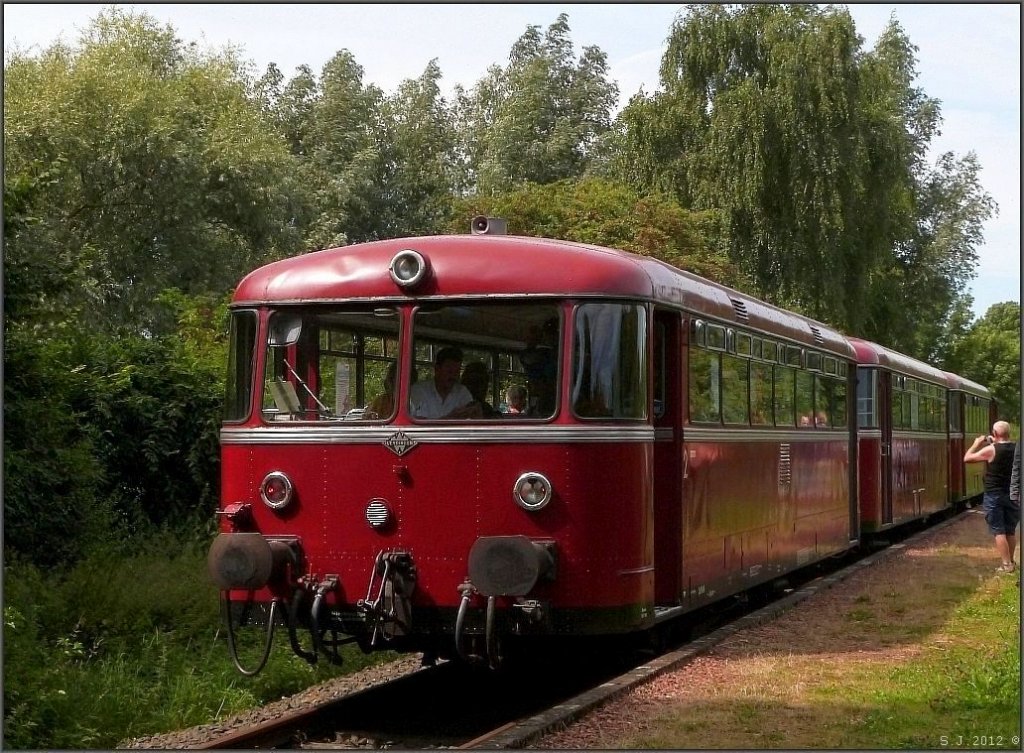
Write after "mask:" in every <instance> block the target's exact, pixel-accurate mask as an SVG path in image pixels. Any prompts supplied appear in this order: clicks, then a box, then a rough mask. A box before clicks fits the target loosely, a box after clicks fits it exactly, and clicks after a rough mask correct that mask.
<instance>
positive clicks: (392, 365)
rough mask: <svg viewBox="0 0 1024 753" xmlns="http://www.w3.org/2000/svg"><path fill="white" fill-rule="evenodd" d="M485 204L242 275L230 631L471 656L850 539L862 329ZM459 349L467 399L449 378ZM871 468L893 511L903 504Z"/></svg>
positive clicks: (231, 385)
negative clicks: (551, 232)
mask: <svg viewBox="0 0 1024 753" xmlns="http://www.w3.org/2000/svg"><path fill="white" fill-rule="evenodd" d="M496 224H497V223H494V222H489V221H488V220H487V219H482V218H478V220H475V221H474V227H475V228H476V230H475V231H474V233H473V234H470V235H465V236H455V235H452V236H436V237H422V238H405V239H397V240H387V241H379V242H374V243H366V244H359V245H353V246H348V247H344V248H335V249H328V250H324V251H318V252H315V253H310V254H306V255H302V256H298V257H295V258H291V259H286V260H283V261H279V262H276V263H273V264H269V265H267V266H265V267H263V268H261V269H258V270H256V271H254V272H253V273H251V274H250V275H249V276H247V277H246V278H245V279H244V280H242V282H241V283H240V284H239V286H238V288H237V289H236V291H235V294H234V297H233V300H232V304H231V312H232V314H231V342H230V355H229V369H228V371H229V378H228V395H227V402H226V418H225V422H224V425H223V428H222V431H221V448H222V461H223V462H222V483H221V487H222V504H221V507H220V509H219V510H218V516H219V518H220V533H219V535H218V536H217V538H216V540H215V541H214V543H213V546H212V547H211V550H210V556H209V567H210V572H211V575H212V577H213V579H214V581H215V582H216V583H217V585H218V586H219V588H220V589H221V592H222V596H223V603H224V606H225V613H226V615H227V617H228V627H229V629H228V636H229V641H230V642H231V646H232V650H233V651H234V643H233V640H234V639H233V635H234V627H235V626H236V625H239V624H241V623H243V622H249V623H255V624H262V625H264V626H266V629H267V650H268V651H269V647H270V645H271V642H272V637H273V626H274V625H281V626H283V628H284V629H286V630H287V631H288V633H289V638H290V641H291V645H292V648H293V649H294V650H295V651H296V652H297V653H298V654H299V655H301V656H304V657H305V658H307V659H309V660H310V661H313V660H315V659H316V657H317V656H325V657H326V658H328V659H332V660H337V659H338V656H339V655H338V646H340V645H341V644H342V643H345V642H348V641H352V642H355V643H357V644H358V645H359V646H360V647H361V648H363V649H364V650H367V651H370V650H375V649H395V650H415V651H423V652H424V653H425V655H426V656H427V657H461V658H462V659H465V660H470V661H481V662H486V663H489V664H492V665H495V664H497V663H499V662H500V661H501V660H502V657H503V656H504V655H505V654H506V653H507V652H511V651H513V650H514V649H515V648H517V647H525V646H529V645H536V644H537V643H538V642H552V641H571V640H573V639H576V638H580V637H583V636H615V635H628V634H633V633H638V632H641V631H646V630H648V629H651V628H655V627H657V626H660V625H662V624H664V623H667V622H668V621H670V620H672V619H673V618H676V617H678V616H680V615H683V614H685V613H687V612H689V611H690V610H693V609H696V608H698V607H701V606H703V605H707V604H709V603H711V602H716V601H719V600H721V599H725V598H728V597H730V596H732V595H735V594H738V593H740V592H743V591H746V590H748V589H750V588H752V587H757V586H760V585H763V584H768V583H770V582H773V581H776V580H778V579H780V578H782V577H783V576H784V575H785V574H787V573H789V572H791V571H793V570H795V569H797V568H801V567H804V566H806V565H809V564H811V563H814V562H817V561H820V560H823V559H824V558H827V557H830V556H832V555H835V554H838V553H841V552H843V551H846V550H847V549H849V548H851V547H853V546H855V545H856V544H857V542H858V540H859V536H860V532H861V523H862V521H861V519H860V518H861V516H862V515H863V512H862V510H861V508H860V507H859V506H858V502H857V500H858V480H859V479H858V457H857V449H858V448H857V433H856V432H857V415H858V407H857V405H858V403H857V381H856V379H857V363H858V360H863V359H864V357H865V354H867V353H868V352H869V350H868V349H867V348H868V346H867V345H865V344H861V345H859V346H857V347H855V345H854V344H852V343H851V341H849V340H848V339H847V338H845V337H844V336H843V335H841V334H840V333H839V332H837V331H835V330H833V329H831V328H829V327H828V326H826V325H824V324H821V323H818V322H814V321H812V320H809V319H807V318H805V317H802V316H799V315H796V314H793V313H790V312H787V311H784V310H782V309H779V308H776V307H773V306H770V305H768V304H766V303H763V302H761V301H759V300H757V299H754V298H752V297H750V296H747V295H744V294H742V293H739V292H737V291H735V290H732V289H729V288H727V287H724V286H721V285H717V284H715V283H712V282H709V281H708V280H705V279H703V278H700V277H698V276H696V275H693V274H690V273H687V272H684V271H680V270H678V269H675V268H673V267H671V266H669V265H667V264H664V263H662V262H659V261H657V260H655V259H652V258H648V257H643V256H637V255H633V254H629V253H625V252H622V251H616V250H613V249H607V248H601V247H597V246H591V245H585V244H578V243H569V242H564V241H556V240H545V239H536V238H525V237H513V236H507V235H504V234H496V233H494V232H493V228H494V226H495V225H496ZM873 352H874V353H875V354H876V358H877V359H878V360H879V363H878V364H872V367H875V366H885V367H886V368H887V369H889V370H891V371H892V373H893V374H896V373H897V372H898V373H899V374H900V375H907V376H910V375H911V374H916V373H917V372H914V371H913V370H910V371H909V372H908V371H907V369H902V367H901V365H902V364H903V362H902V361H899V359H897V358H896V356H897V355H898V354H892V353H890V352H882V351H880V350H878V349H875V350H874V351H873ZM886 359H888V360H886ZM460 361H461V369H462V371H461V374H458V372H455V373H456V374H458V375H459V376H460V377H461V379H462V381H464V382H465V383H466V385H467V387H468V386H469V384H470V382H471V380H470V377H471V375H472V380H473V384H474V387H473V393H472V395H470V396H469V397H471V400H470V399H468V398H467V399H465V400H463V399H462V398H459V389H458V388H455V387H453V386H452V385H451V383H450V381H446V380H450V378H451V376H452V371H451V369H452V368H457V367H453V366H452V363H453V362H454V363H459V362H460ZM882 361H885V363H884V364H883V363H882ZM886 364H887V365H886ZM893 364H896V365H897V366H898V367H899V368H895V369H893ZM886 373H889V372H888V371H887V372H886ZM919 377H927V378H921V381H922V382H923V383H927V384H929V385H931V384H932V383H933V380H931V378H930V377H931V372H928V373H927V374H921V375H919V376H918V377H915V378H919ZM896 378H897V377H896V376H893V377H890V380H889V382H887V383H889V384H892V380H893V379H896ZM445 388H447V389H449V390H452V391H449V392H446V391H445ZM431 390H433V392H432V393H431ZM442 393H445V394H442ZM513 393H517V394H518V396H525V403H524V405H523V406H522V407H519V405H520V403H519V399H518V397H517V398H516V399H515V400H513V399H511V395H513ZM428 394H432V395H433V397H432V398H431V400H427V399H425V397H424V396H425V395H428ZM915 394H921V393H919V392H918V393H915ZM449 396H451V397H449ZM463 397H464V396H463ZM455 398H459V399H458V400H456V402H457V403H458V405H457V406H455V408H454V410H452V407H453V406H450V405H447V402H448V400H449V399H455ZM431 401H436V404H435V402H431ZM887 404H888V398H887V399H886V401H885V402H883V403H879V405H882V406H884V405H887ZM438 406H440V407H441V408H443V412H442V411H441V409H440V408H439V407H438ZM893 431H894V436H895V437H896V439H894V440H893V441H903V440H902V438H901V435H900V432H901V431H902V429H896V428H894V429H893ZM914 431H916V430H914ZM915 442H916V439H915ZM913 446H917V445H916V444H914V445H913ZM861 447H862V452H863V451H864V444H863V442H862V445H861ZM907 447H908V449H907V451H906V452H907V453H908V454H909V453H910V452H911V450H910V449H909V448H910V447H911V445H910V444H908V445H907ZM867 451H869V452H870V451H872V450H871V449H870V448H868V450H867ZM875 451H877V448H876V450H875ZM901 452H902V451H901ZM929 453H930V450H929ZM940 455H941V457H938V458H937V459H936V461H935V462H937V463H940V464H941V468H942V469H943V470H942V473H943V474H945V473H946V468H947V463H948V460H947V454H945V453H940ZM930 457H931V455H930V454H929V458H930ZM901 462H902V461H901ZM907 462H908V463H909V460H908V461H907ZM929 462H931V461H929ZM861 467H862V468H863V464H862V466H861ZM900 467H902V466H900ZM910 467H911V466H910V465H908V466H907V468H908V469H909V468H910ZM908 472H909V471H908ZM915 483H916V482H915ZM943 483H945V482H943ZM929 484H930V482H928V483H927V484H924V485H925V486H926V487H928V488H929V493H928V494H925V495H917V496H914V497H913V499H912V500H911V501H909V502H907V503H906V504H909V505H913V506H914V507H913V510H914V511H915V513H916V512H917V511H924V510H931V509H933V508H934V507H935V505H934V504H933V500H932V497H931V491H930V486H929ZM919 487H920V484H918V486H917V487H914V488H919ZM894 488H895V492H894V499H895V502H894V503H893V514H892V516H891V517H892V521H891V522H892V523H896V522H898V521H899V520H902V519H904V518H905V517H906V515H907V514H909V513H905V512H904V501H903V494H904V492H903V486H901V485H899V484H897V485H896V487H894ZM908 489H909V487H908ZM868 513H869V515H876V512H875V510H874V508H871V509H869V510H868ZM881 514H883V513H881V512H880V513H879V515H881ZM872 520H874V518H872ZM878 521H879V524H882V523H883V522H885V520H884V519H883V518H882V517H879V518H878ZM886 524H887V523H886ZM236 663H237V664H238V665H239V669H240V670H242V671H243V672H248V673H251V672H254V671H258V668H259V667H257V669H256V670H251V669H246V668H244V667H243V666H242V665H241V663H239V662H238V659H237V656H236ZM260 666H262V664H261V665H260Z"/></svg>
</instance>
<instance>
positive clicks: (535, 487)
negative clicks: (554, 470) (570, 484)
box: [512, 471, 554, 512]
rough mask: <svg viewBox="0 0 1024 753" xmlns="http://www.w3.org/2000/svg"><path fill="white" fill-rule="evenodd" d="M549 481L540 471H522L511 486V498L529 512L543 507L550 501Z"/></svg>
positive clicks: (551, 489) (550, 489) (550, 487)
mask: <svg viewBox="0 0 1024 753" xmlns="http://www.w3.org/2000/svg"><path fill="white" fill-rule="evenodd" d="M553 491H554V490H553V488H552V486H551V482H550V481H548V480H547V478H546V477H545V476H544V475H543V474H541V473H534V472H533V471H530V472H527V473H524V474H523V475H522V476H520V477H519V478H518V479H516V485H515V486H514V487H512V498H513V499H515V501H516V504H517V505H519V506H520V507H522V508H523V509H524V510H529V511H531V512H533V511H535V510H541V509H543V508H544V507H545V506H546V505H547V503H548V502H550V501H551V494H552V492H553Z"/></svg>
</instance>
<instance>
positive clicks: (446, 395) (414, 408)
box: [409, 346, 480, 418]
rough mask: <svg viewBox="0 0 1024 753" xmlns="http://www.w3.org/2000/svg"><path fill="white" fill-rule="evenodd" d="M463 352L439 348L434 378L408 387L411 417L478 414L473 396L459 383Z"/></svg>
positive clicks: (447, 416)
mask: <svg viewBox="0 0 1024 753" xmlns="http://www.w3.org/2000/svg"><path fill="white" fill-rule="evenodd" d="M461 370H462V351H461V350H460V349H459V348H456V347H453V346H449V347H445V348H441V350H439V351H438V352H437V356H435V358H434V378H433V379H425V380H422V381H419V382H416V383H415V384H413V385H412V387H411V388H410V390H409V412H410V413H411V414H412V416H413V418H473V417H479V414H480V408H479V406H474V405H471V403H473V395H472V394H471V393H470V391H469V390H468V389H467V388H466V386H465V385H464V384H462V383H461V382H459V372H460V371H461Z"/></svg>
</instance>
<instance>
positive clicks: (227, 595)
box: [220, 591, 278, 677]
mask: <svg viewBox="0 0 1024 753" xmlns="http://www.w3.org/2000/svg"><path fill="white" fill-rule="evenodd" d="M220 603H221V611H222V613H223V617H224V624H225V626H226V627H227V633H228V651H229V652H230V653H231V661H232V662H234V665H235V669H237V670H238V671H239V672H241V673H242V674H243V675H245V676H246V677H252V676H254V675H256V674H259V672H260V671H261V670H262V669H263V668H264V667H265V666H266V665H267V660H268V659H269V658H270V648H271V646H273V643H274V624H275V619H274V618H275V617H276V616H277V605H278V600H277V599H274V600H273V601H271V602H270V616H269V617H268V618H267V642H266V645H265V646H264V647H263V656H262V658H260V661H259V664H257V665H256V668H255V669H246V668H245V667H243V666H242V664H241V662H240V661H239V660H238V648H237V646H236V645H235V626H234V624H233V623H232V622H231V592H230V591H222V592H221V600H220ZM250 603H251V602H250Z"/></svg>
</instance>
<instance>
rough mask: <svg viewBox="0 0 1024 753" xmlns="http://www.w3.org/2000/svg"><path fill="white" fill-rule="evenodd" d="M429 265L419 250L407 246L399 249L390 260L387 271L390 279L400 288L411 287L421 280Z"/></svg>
mask: <svg viewBox="0 0 1024 753" xmlns="http://www.w3.org/2000/svg"><path fill="white" fill-rule="evenodd" d="M428 269H430V265H429V264H428V263H427V260H426V258H424V256H423V254H421V253H420V252H419V251H413V250H412V249H411V248H407V249H406V250H404V251H399V252H398V253H397V254H395V257H394V258H393V259H392V260H391V266H390V267H388V271H389V272H391V279H392V280H394V281H395V282H396V283H397V284H398V286H399V287H401V288H412V287H415V286H416V285H418V284H419V283H420V282H422V281H423V278H424V277H426V275H427V270H428Z"/></svg>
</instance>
